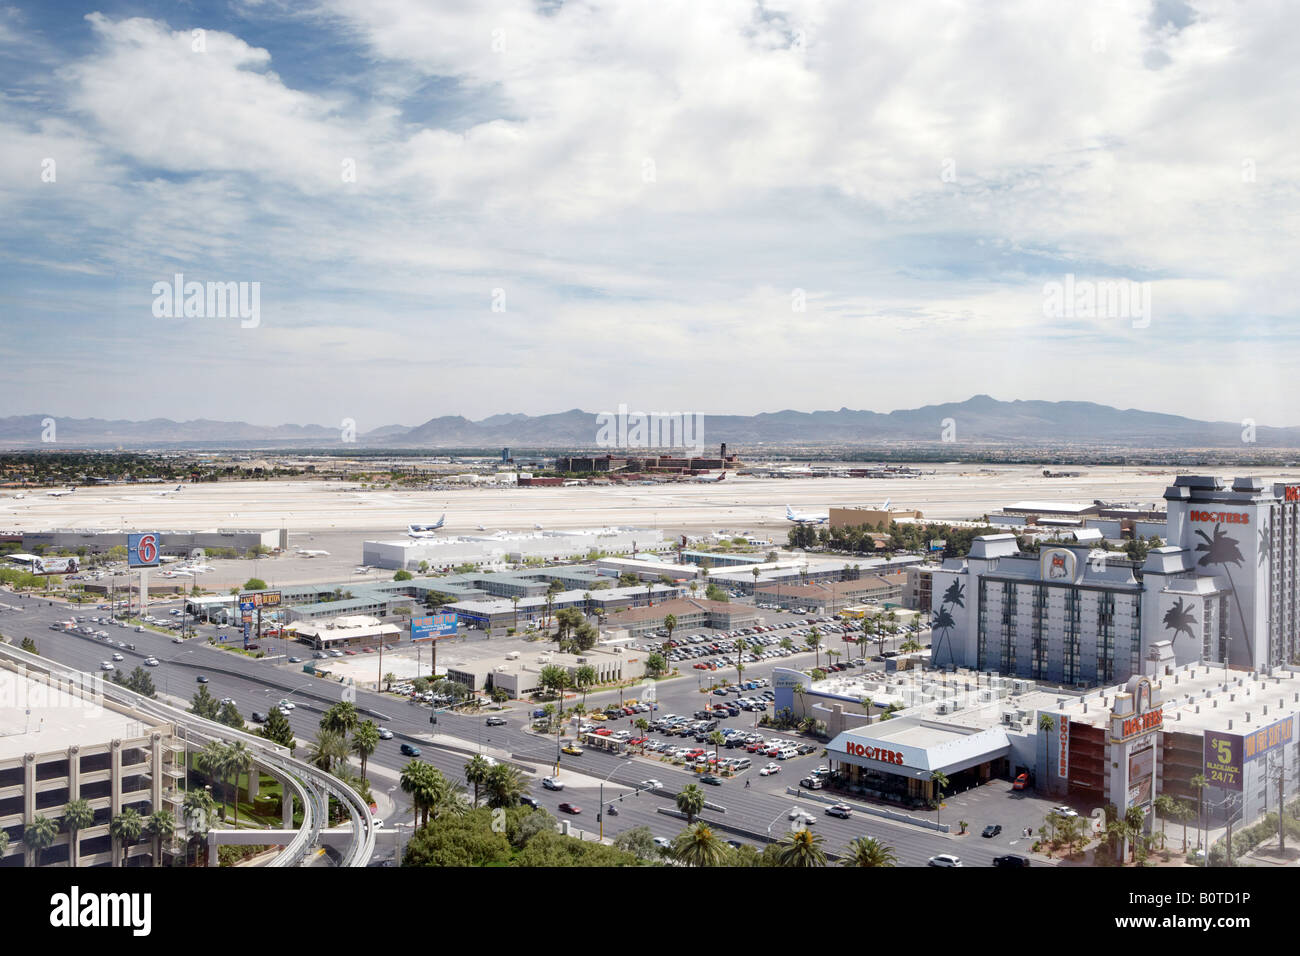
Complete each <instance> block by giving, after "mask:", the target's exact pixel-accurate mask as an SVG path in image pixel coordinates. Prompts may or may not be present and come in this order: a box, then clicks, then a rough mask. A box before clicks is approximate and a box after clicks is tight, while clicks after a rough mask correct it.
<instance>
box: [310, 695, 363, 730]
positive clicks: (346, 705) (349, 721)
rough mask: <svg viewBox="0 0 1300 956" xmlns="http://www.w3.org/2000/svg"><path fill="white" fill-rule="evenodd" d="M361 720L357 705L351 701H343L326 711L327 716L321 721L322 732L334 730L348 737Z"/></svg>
mask: <svg viewBox="0 0 1300 956" xmlns="http://www.w3.org/2000/svg"><path fill="white" fill-rule="evenodd" d="M359 720H360V717H359V716H358V714H357V705H356V704H354V703H352V701H350V700H341V701H339V702H338V703H337V704H335V705H334V706H333V707H331V708H330V709H329V710H327V711H325V716H324V717H322V718H321V719H320V725H321V729H322V730H333V731H335V732H336V733H340V734H343V735H345V736H346V735H347V734H350V733H352V729H353V728H354V727H356V725H357V722H358V721H359Z"/></svg>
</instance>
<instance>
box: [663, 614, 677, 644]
mask: <svg viewBox="0 0 1300 956" xmlns="http://www.w3.org/2000/svg"><path fill="white" fill-rule="evenodd" d="M664 630H665V631H667V632H668V636H667V637H666V638H664V641H665V643H666V642H667V641H671V640H672V639H673V631H675V630H677V615H676V614H668V615H665V617H664Z"/></svg>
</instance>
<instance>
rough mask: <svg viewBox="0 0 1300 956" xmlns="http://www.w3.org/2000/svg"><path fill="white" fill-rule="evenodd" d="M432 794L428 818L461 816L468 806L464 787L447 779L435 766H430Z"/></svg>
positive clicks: (438, 818)
mask: <svg viewBox="0 0 1300 956" xmlns="http://www.w3.org/2000/svg"><path fill="white" fill-rule="evenodd" d="M431 769H432V770H433V774H432V783H433V786H432V796H433V800H432V802H431V803H430V804H429V818H430V819H431V820H440V819H442V818H444V817H458V816H462V815H463V814H464V813H465V812H466V811H467V810H468V809H469V807H468V806H467V803H468V801H466V799H465V788H464V787H462V786H461V785H460V784H458V783H456V782H455V781H452V780H448V779H447V778H446V777H445V776H443V774H442V772H441V771H440V770H438V769H437V768H436V767H433V768H431Z"/></svg>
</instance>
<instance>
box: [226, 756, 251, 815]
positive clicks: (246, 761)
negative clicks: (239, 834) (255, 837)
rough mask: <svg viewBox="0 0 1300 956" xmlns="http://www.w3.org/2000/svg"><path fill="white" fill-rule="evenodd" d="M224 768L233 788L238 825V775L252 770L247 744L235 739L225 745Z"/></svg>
mask: <svg viewBox="0 0 1300 956" xmlns="http://www.w3.org/2000/svg"><path fill="white" fill-rule="evenodd" d="M225 769H226V773H228V774H230V776H231V780H232V785H233V787H234V790H235V826H239V775H240V774H242V773H252V772H253V752H252V751H251V750H249V749H248V744H246V743H244V742H243V741H242V740H236V741H235V742H234V743H233V744H228V745H227V746H226V768H225Z"/></svg>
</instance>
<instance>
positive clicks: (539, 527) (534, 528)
mask: <svg viewBox="0 0 1300 956" xmlns="http://www.w3.org/2000/svg"><path fill="white" fill-rule="evenodd" d="M533 530H534V531H541V530H542V526H541V525H539V524H535V525H533Z"/></svg>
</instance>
